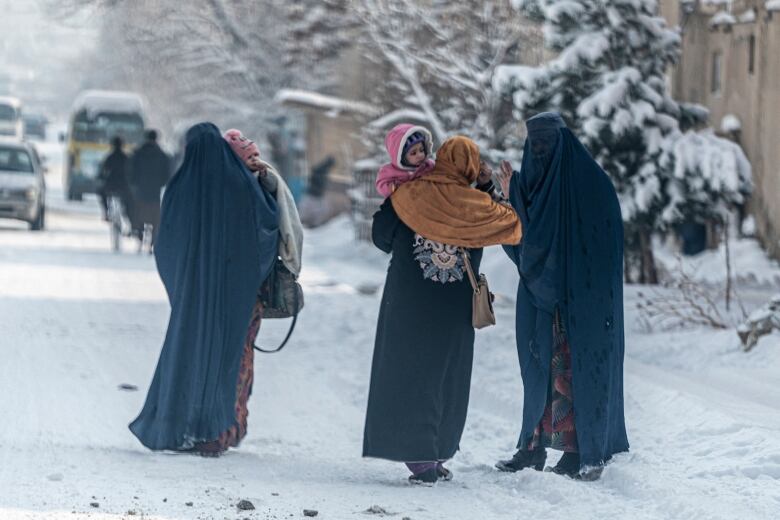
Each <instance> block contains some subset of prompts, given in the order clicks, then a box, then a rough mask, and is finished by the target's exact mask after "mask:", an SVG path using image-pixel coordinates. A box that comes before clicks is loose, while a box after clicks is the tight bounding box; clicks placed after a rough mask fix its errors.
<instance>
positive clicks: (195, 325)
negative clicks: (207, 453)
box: [130, 123, 279, 450]
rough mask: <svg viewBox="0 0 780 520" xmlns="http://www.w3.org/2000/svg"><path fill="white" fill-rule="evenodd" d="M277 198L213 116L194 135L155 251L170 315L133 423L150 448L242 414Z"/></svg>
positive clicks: (200, 438)
mask: <svg viewBox="0 0 780 520" xmlns="http://www.w3.org/2000/svg"><path fill="white" fill-rule="evenodd" d="M278 227H279V225H278V216H277V208H276V203H275V201H274V199H273V197H272V196H270V195H269V194H267V193H266V192H265V191H264V190H263V189H262V188H261V187H260V185H259V183H258V182H257V180H256V179H255V178H254V177H253V176H252V174H251V173H250V172H249V171H248V170H247V169H246V167H245V166H244V164H243V163H242V162H241V160H240V159H239V158H238V157H237V156H236V155H235V154H234V153H233V151H232V150H231V149H230V146H229V145H228V144H227V142H226V141H225V140H224V139H223V138H222V136H221V135H220V132H219V129H218V128H217V127H216V126H214V125H213V124H211V123H201V124H198V125H195V126H193V127H192V128H191V129H190V130H189V131H188V132H187V147H186V151H185V157H184V162H183V163H182V165H181V167H180V168H179V170H178V171H177V172H176V174H175V175H174V177H173V178H172V179H171V181H170V182H169V183H168V186H167V188H166V190H165V196H164V198H163V204H162V217H161V224H160V232H159V236H158V239H157V242H156V243H155V247H154V253H155V259H156V261H157V269H158V271H159V273H160V278H161V279H162V281H163V284H164V285H165V290H166V292H167V293H168V300H169V302H170V305H171V316H170V321H169V323H168V332H167V334H166V337H165V343H164V344H163V347H162V352H161V354H160V359H159V361H158V363H157V369H156V371H155V373H154V378H153V380H152V384H151V387H150V388H149V393H148V395H147V397H146V403H145V404H144V407H143V410H142V411H141V414H140V415H139V416H138V418H137V419H136V420H135V421H133V422H132V423H131V424H130V430H131V431H132V432H133V433H134V434H135V435H136V437H138V439H139V440H140V441H141V443H143V445H144V446H146V447H147V448H149V449H152V450H187V449H190V448H192V447H193V446H194V445H195V444H196V443H198V442H207V441H211V440H215V439H216V438H217V437H219V435H220V434H221V433H222V432H223V431H225V430H227V429H228V428H229V427H231V426H232V425H233V424H234V423H235V421H236V417H235V404H236V385H237V380H238V371H239V365H240V362H241V356H242V352H243V346H244V340H245V338H246V334H247V329H248V327H249V321H250V317H251V313H252V308H253V306H254V304H255V299H256V295H257V291H258V289H259V287H260V285H261V283H262V282H263V281H264V280H265V279H266V278H267V277H268V274H269V273H270V270H271V268H272V266H273V264H274V261H275V259H276V257H277V240H278V234H279V233H278Z"/></svg>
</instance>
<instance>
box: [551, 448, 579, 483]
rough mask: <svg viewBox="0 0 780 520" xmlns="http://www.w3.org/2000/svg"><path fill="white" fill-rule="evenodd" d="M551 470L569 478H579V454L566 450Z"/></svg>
mask: <svg viewBox="0 0 780 520" xmlns="http://www.w3.org/2000/svg"><path fill="white" fill-rule="evenodd" d="M552 472H553V473H556V474H558V475H565V476H567V477H571V478H579V474H580V454H579V453H569V452H566V453H564V454H563V456H562V457H561V460H559V461H558V464H556V465H555V466H554V467H553V468H552Z"/></svg>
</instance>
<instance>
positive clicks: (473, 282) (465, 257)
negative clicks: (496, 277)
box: [460, 247, 479, 294]
mask: <svg viewBox="0 0 780 520" xmlns="http://www.w3.org/2000/svg"><path fill="white" fill-rule="evenodd" d="M460 254H461V255H463V263H464V265H465V266H466V272H467V273H468V275H469V281H470V282H471V288H472V289H474V292H475V293H477V294H479V285H478V284H477V277H476V276H475V275H474V269H473V268H472V267H471V260H469V255H468V253H466V249H465V248H463V247H461V248H460Z"/></svg>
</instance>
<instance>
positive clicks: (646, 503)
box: [0, 148, 780, 520]
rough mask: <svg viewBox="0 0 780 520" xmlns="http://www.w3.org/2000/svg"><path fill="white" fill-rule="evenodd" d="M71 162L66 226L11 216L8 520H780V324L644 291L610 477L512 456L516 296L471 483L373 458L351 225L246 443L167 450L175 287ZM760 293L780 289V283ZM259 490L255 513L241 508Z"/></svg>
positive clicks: (486, 399) (57, 205)
mask: <svg viewBox="0 0 780 520" xmlns="http://www.w3.org/2000/svg"><path fill="white" fill-rule="evenodd" d="M50 152H56V149H54V148H53V149H52V150H51V151H50ZM56 161H57V159H54V160H53V162H56ZM53 166H55V168H53V173H52V175H51V176H50V179H49V180H50V188H51V189H50V193H49V198H50V200H51V205H52V207H51V208H50V210H51V211H50V213H49V222H48V229H47V231H45V232H43V233H30V232H28V231H27V230H26V227H25V226H24V225H21V224H16V223H14V222H11V221H0V352H2V363H0V417H1V418H2V419H0V519H1V520H16V519H22V518H24V519H27V518H36V519H38V518H40V519H53V518H93V519H96V520H102V519H118V518H128V519H129V518H146V519H160V520H169V519H212V518H214V519H223V518H225V519H239V520H240V519H244V518H250V519H264V518H269V519H285V518H303V510H304V509H314V510H317V511H319V516H318V518H323V519H351V518H355V519H359V518H368V517H372V516H377V515H372V514H369V513H366V512H365V511H366V510H367V509H368V508H370V507H371V506H374V505H377V506H380V507H381V508H383V509H384V510H386V511H387V512H388V513H389V514H390V515H392V516H391V517H392V518H397V519H399V520H400V519H402V518H404V517H408V518H411V519H413V520H422V519H437V520H439V519H469V520H471V519H524V518H552V517H558V518H568V519H591V518H599V519H608V518H615V519H618V518H621V519H622V518H626V519H628V518H630V519H667V518H669V519H671V518H675V519H676V518H679V519H685V520H688V519H691V518H702V519H705V518H706V519H724V520H725V519H735V518H750V519H770V518H777V517H778V512H780V336H772V337H769V338H765V339H764V340H762V341H761V342H760V343H759V345H758V346H757V347H756V348H755V349H754V351H753V352H751V353H750V354H743V353H742V352H740V351H739V348H738V347H739V344H738V340H737V337H736V334H735V333H734V332H733V331H725V332H712V331H705V330H685V331H680V332H665V333H655V334H643V333H640V332H638V331H637V330H635V329H636V327H634V315H633V314H634V313H633V310H632V307H633V301H634V300H635V298H636V292H637V291H636V289H635V288H630V287H629V288H628V289H627V291H626V292H627V294H626V310H627V312H628V317H627V328H628V338H627V353H626V370H625V376H626V377H625V387H626V414H627V423H628V427H629V439H630V441H631V452H630V453H628V454H623V455H620V456H617V457H616V458H615V461H614V463H613V464H611V465H610V466H609V467H608V469H607V470H606V471H605V473H604V477H603V479H602V480H601V481H599V482H595V483H580V482H574V481H568V480H565V479H563V478H561V477H558V476H556V475H554V474H551V473H538V472H533V471H523V472H521V473H518V474H502V473H499V472H497V471H495V470H494V469H493V467H492V466H493V463H494V462H495V461H496V460H497V459H498V458H500V457H504V456H507V455H510V454H511V453H512V452H513V447H514V441H515V438H516V435H517V433H518V430H519V426H520V424H519V421H520V415H521V403H522V391H523V390H522V385H521V382H520V374H519V369H518V365H517V360H516V352H515V346H514V332H513V330H514V325H513V311H512V305H511V302H509V301H508V300H507V299H504V300H503V302H504V303H503V304H502V305H501V306H500V307H499V310H498V313H499V324H498V326H496V327H494V328H492V329H490V330H488V331H484V332H479V333H478V334H477V345H476V355H475V367H474V378H473V382H472V392H473V393H472V396H473V397H472V401H471V408H470V412H469V418H468V424H467V428H466V432H465V435H464V437H463V442H462V451H461V452H460V453H459V454H458V455H457V457H456V458H455V460H454V461H453V462H452V469H453V470H454V472H455V480H454V481H453V482H450V483H440V484H439V485H437V486H436V487H434V488H431V489H428V488H419V487H411V486H409V485H408V484H407V483H406V481H405V479H406V474H405V470H404V469H403V468H401V467H399V465H397V464H391V463H387V462H383V461H376V460H363V459H361V458H360V452H361V441H362V428H363V414H364V408H365V401H366V393H367V388H368V377H369V367H370V362H371V354H372V348H373V336H374V325H375V320H376V314H377V309H378V305H379V298H380V293H381V284H382V282H383V277H384V271H385V267H386V262H387V260H386V258H385V257H384V256H383V255H382V254H381V253H379V252H377V251H375V250H373V249H371V248H370V247H368V246H367V245H365V246H364V245H355V243H354V242H353V241H352V238H351V233H350V230H349V224H348V222H347V221H344V220H342V221H339V222H336V223H334V224H332V225H330V226H328V227H327V228H325V229H322V230H318V231H314V232H309V233H308V234H307V237H306V258H305V264H306V267H305V274H304V277H303V283H304V285H305V290H306V296H307V302H306V309H305V311H304V313H303V314H302V316H301V320H300V323H299V327H298V330H297V331H296V333H295V336H294V339H293V341H292V343H291V344H290V345H289V346H288V347H287V349H286V350H285V351H283V352H282V353H281V354H278V355H275V356H258V357H257V359H256V363H255V367H256V380H255V391H254V395H253V396H252V399H251V400H250V418H249V421H250V430H249V434H248V436H247V438H246V440H245V442H244V443H243V445H242V446H241V448H240V449H238V450H235V451H231V452H230V453H229V454H227V455H226V456H225V457H222V458H220V459H215V460H211V459H202V458H199V457H195V456H190V455H174V454H160V453H152V452H149V451H147V450H145V449H143V448H142V447H141V445H140V444H139V443H138V442H137V441H136V439H135V438H134V437H133V436H132V435H131V434H130V432H129V431H128V430H127V424H128V422H129V421H130V420H132V419H133V418H134V417H135V416H136V414H137V413H138V411H139V410H140V408H141V405H142V402H143V399H144V397H145V390H146V387H147V386H148V384H149V382H150V379H151V376H152V372H153V370H154V366H155V363H156V361H157V356H158V354H159V348H160V345H161V343H162V340H163V336H164V332H165V327H166V323H167V318H168V306H167V302H166V300H165V296H164V292H163V289H162V285H161V283H160V281H159V278H158V277H157V274H156V271H155V269H154V263H153V260H152V259H151V258H150V257H147V256H138V255H136V254H135V253H134V252H130V251H129V250H130V246H131V244H129V243H128V244H127V246H128V252H126V253H124V254H121V255H116V254H112V253H111V252H110V251H109V243H110V241H109V236H108V227H107V225H105V224H104V223H103V222H101V221H100V220H99V218H98V211H97V204H96V202H95V201H94V200H87V201H86V202H85V203H83V204H74V205H69V204H65V203H64V202H62V194H61V190H60V189H58V181H59V179H58V172H57V171H56V170H57V169H56V166H57V165H56V164H53ZM501 255H502V253H501V252H500V251H491V252H489V254H488V257H487V259H486V268H487V270H488V271H489V273H490V277H491V280H492V281H494V282H495V285H496V288H497V289H499V290H501V291H502V292H506V293H509V296H511V293H512V290H511V289H506V288H507V287H510V288H511V287H512V284H513V277H514V276H515V275H514V274H513V268H512V267H511V266H510V265H509V264H508V262H507V261H505V260H504V259H503V258H502V257H501ZM765 268H766V269H774V270H776V271H777V272H776V273H774V274H777V273H780V270H778V269H777V267H775V266H773V265H772V264H771V263H767V264H766V267H765ZM767 274H769V273H767ZM772 278H773V276H772V275H769V276H767V277H766V279H769V280H771V279H772ZM756 290H758V291H760V292H762V294H763V293H766V295H767V297H768V296H769V295H771V294H772V292H778V291H779V289H778V287H777V286H776V285H775V286H773V285H772V284H771V283H764V284H763V285H762V287H759V288H758V289H756ZM754 293H755V290H754ZM284 326H286V323H273V322H272V321H270V320H269V321H266V322H265V323H263V326H262V329H261V334H260V342H261V343H265V344H269V345H270V344H273V343H274V342H276V341H277V340H278V339H280V338H281V336H282V332H283V329H284ZM120 384H132V385H137V386H138V387H140V390H139V391H137V392H132V391H124V390H120V389H119V388H118V385H120ZM556 457H557V455H554V456H553V458H552V460H549V459H548V461H549V462H555V459H556ZM240 499H248V500H250V501H252V502H253V503H254V505H255V506H256V507H257V509H256V510H255V511H247V512H245V511H237V509H236V503H237V502H238V501H239V500H240ZM93 502H94V503H96V504H98V505H99V507H93V506H91V505H90V504H91V503H93ZM188 504H189V505H188Z"/></svg>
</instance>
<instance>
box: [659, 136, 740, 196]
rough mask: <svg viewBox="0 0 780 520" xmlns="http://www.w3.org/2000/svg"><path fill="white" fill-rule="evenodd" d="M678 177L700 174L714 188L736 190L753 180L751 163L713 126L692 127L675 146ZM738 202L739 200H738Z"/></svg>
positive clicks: (721, 191) (722, 191) (676, 174)
mask: <svg viewBox="0 0 780 520" xmlns="http://www.w3.org/2000/svg"><path fill="white" fill-rule="evenodd" d="M674 153H675V171H674V175H675V177H676V178H678V179H685V180H689V179H691V178H692V175H693V174H694V173H695V174H698V175H700V177H701V179H702V180H703V181H704V182H705V183H706V185H707V186H708V188H709V189H710V190H711V191H712V192H717V193H724V194H726V193H731V194H737V193H739V192H740V189H741V188H742V187H743V186H745V185H746V184H748V185H749V183H750V182H751V181H750V179H751V166H750V162H748V160H747V157H746V156H745V154H744V152H743V151H742V148H740V146H739V145H737V144H736V143H733V142H731V141H729V140H726V139H721V138H718V137H717V136H715V134H714V133H713V132H712V130H711V129H706V130H701V131H698V132H695V131H692V130H689V131H688V132H685V133H684V134H683V135H682V136H681V137H679V138H678V139H677V140H676V142H675V146H674ZM737 202H738V201H737Z"/></svg>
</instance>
